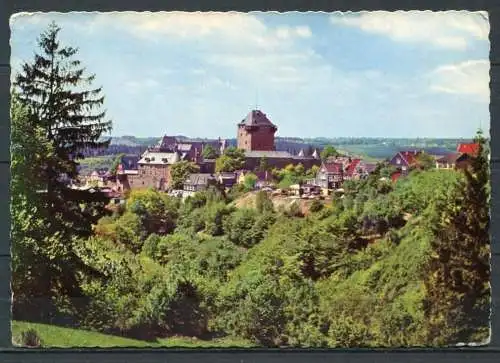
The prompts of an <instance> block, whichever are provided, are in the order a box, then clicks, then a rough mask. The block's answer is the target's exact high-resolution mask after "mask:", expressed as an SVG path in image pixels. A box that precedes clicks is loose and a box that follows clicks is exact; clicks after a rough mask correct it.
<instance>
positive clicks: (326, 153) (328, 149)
mask: <svg viewBox="0 0 500 363" xmlns="http://www.w3.org/2000/svg"><path fill="white" fill-rule="evenodd" d="M338 155H340V154H339V152H338V151H337V149H335V147H333V146H332V145H328V146H325V148H324V149H323V150H322V151H321V159H322V160H326V159H328V158H329V157H331V156H338Z"/></svg>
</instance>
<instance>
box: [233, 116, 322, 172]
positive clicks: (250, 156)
mask: <svg viewBox="0 0 500 363" xmlns="http://www.w3.org/2000/svg"><path fill="white" fill-rule="evenodd" d="M277 130H278V127H277V126H276V125H275V124H273V123H272V122H271V121H270V120H269V118H268V117H267V115H266V114H265V113H263V112H262V111H260V110H252V111H250V113H248V115H247V116H246V117H245V118H244V119H243V120H242V121H241V122H240V123H238V134H237V147H238V149H242V150H244V151H245V167H244V169H246V170H256V169H258V168H259V167H260V165H261V162H262V160H263V159H264V160H265V162H266V163H267V165H268V166H269V167H272V168H278V169H282V168H284V167H286V166H287V165H289V164H292V165H298V164H302V165H303V166H304V168H305V169H310V168H311V167H312V166H313V165H318V166H319V165H320V163H321V161H320V159H319V155H318V153H317V151H315V152H313V154H312V155H305V153H304V151H303V150H301V151H300V152H299V153H298V154H297V155H292V154H291V153H290V152H288V151H277V150H276V147H275V143H274V135H275V133H276V131H277Z"/></svg>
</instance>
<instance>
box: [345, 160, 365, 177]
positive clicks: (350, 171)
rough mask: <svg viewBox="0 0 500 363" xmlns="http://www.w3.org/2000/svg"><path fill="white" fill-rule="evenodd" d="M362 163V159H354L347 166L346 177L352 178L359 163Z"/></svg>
mask: <svg viewBox="0 0 500 363" xmlns="http://www.w3.org/2000/svg"><path fill="white" fill-rule="evenodd" d="M360 162H361V159H353V160H352V161H351V163H350V164H349V165H348V166H347V169H346V171H345V172H346V175H348V176H352V175H353V174H354V172H355V171H356V168H357V167H358V165H359V163H360Z"/></svg>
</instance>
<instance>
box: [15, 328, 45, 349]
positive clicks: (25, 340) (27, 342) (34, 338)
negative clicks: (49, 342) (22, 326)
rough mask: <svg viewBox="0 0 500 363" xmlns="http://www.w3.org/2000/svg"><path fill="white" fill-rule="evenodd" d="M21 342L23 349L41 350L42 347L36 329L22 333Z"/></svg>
mask: <svg viewBox="0 0 500 363" xmlns="http://www.w3.org/2000/svg"><path fill="white" fill-rule="evenodd" d="M19 340H20V343H21V345H22V346H23V347H29V348H39V347H41V346H42V341H41V339H40V336H39V335H38V332H37V331H36V330H35V329H28V330H25V331H22V332H21V334H20V336H19Z"/></svg>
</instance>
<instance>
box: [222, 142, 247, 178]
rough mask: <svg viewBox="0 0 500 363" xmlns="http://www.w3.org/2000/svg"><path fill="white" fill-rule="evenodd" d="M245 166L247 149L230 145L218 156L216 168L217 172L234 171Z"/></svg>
mask: <svg viewBox="0 0 500 363" xmlns="http://www.w3.org/2000/svg"><path fill="white" fill-rule="evenodd" d="M244 166H245V151H244V150H241V149H237V148H235V147H229V148H227V149H225V150H224V153H223V154H222V155H221V156H220V157H218V158H217V160H216V162H215V170H216V171H217V172H232V171H236V170H240V169H242V168H243V167H244Z"/></svg>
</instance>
